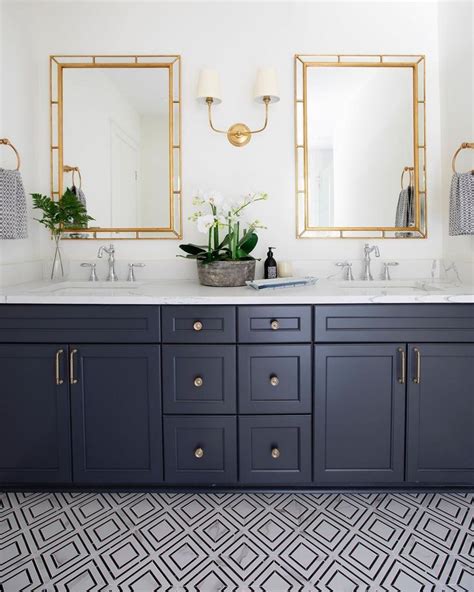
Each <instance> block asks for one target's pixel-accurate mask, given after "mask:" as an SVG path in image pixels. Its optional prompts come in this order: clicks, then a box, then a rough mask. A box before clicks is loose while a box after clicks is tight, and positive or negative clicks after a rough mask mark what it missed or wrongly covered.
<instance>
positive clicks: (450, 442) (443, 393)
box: [407, 344, 474, 485]
mask: <svg viewBox="0 0 474 592" xmlns="http://www.w3.org/2000/svg"><path fill="white" fill-rule="evenodd" d="M408 359H409V369H408V377H409V382H408V404H407V405H408V410H407V432H408V433H407V479H408V481H411V482H416V483H423V482H425V483H443V484H449V483H450V484H460V485H473V484H474V344H456V345H454V344H439V345H435V344H419V345H410V346H409V350H408Z"/></svg>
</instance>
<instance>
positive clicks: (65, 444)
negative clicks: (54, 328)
mask: <svg viewBox="0 0 474 592" xmlns="http://www.w3.org/2000/svg"><path fill="white" fill-rule="evenodd" d="M66 362H67V346H65V345H54V344H50V345H11V344H10V345H0V376H1V387H0V481H1V482H2V483H45V484H46V483H67V482H69V481H70V480H71V439H70V413H69V385H68V381H67V377H66Z"/></svg>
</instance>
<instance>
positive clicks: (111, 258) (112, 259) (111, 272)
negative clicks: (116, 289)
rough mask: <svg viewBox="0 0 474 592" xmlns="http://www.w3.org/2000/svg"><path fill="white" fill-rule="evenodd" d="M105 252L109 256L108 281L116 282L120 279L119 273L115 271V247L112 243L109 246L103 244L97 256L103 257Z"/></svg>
mask: <svg viewBox="0 0 474 592" xmlns="http://www.w3.org/2000/svg"><path fill="white" fill-rule="evenodd" d="M104 253H107V255H108V256H109V275H108V276H107V281H108V282H116V281H117V280H118V277H117V274H116V273H115V247H114V245H112V244H110V245H109V246H108V247H104V245H102V246H101V247H99V250H98V251H97V257H98V258H99V259H102V256H103V254H104Z"/></svg>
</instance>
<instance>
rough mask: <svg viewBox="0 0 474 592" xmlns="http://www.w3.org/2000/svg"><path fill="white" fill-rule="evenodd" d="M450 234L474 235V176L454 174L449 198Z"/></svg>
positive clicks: (471, 174)
mask: <svg viewBox="0 0 474 592" xmlns="http://www.w3.org/2000/svg"><path fill="white" fill-rule="evenodd" d="M449 234H450V235H451V236H457V235H460V234H474V174H473V173H471V172H469V173H454V175H453V178H452V181H451V193H450V196H449Z"/></svg>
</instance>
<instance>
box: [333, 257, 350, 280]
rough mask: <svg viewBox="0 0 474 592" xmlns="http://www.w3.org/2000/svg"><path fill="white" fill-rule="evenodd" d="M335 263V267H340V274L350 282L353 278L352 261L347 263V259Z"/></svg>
mask: <svg viewBox="0 0 474 592" xmlns="http://www.w3.org/2000/svg"><path fill="white" fill-rule="evenodd" d="M335 265H336V267H342V274H343V277H344V279H345V280H346V281H348V282H352V281H353V280H354V276H353V274H352V263H349V261H338V262H337V263H336V264H335Z"/></svg>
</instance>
